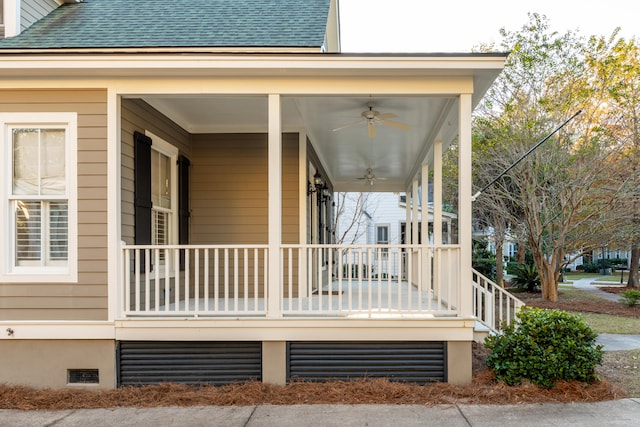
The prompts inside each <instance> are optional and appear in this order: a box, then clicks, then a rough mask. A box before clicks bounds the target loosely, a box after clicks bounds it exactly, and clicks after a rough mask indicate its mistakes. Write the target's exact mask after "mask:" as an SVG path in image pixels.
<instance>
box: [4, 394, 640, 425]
mask: <svg viewBox="0 0 640 427" xmlns="http://www.w3.org/2000/svg"><path fill="white" fill-rule="evenodd" d="M638 420H640V399H621V400H614V401H608V402H597V403H571V404H535V405H502V406H501V405H436V406H432V407H428V406H422V405H294V406H274V405H260V406H206V407H188V408H176V407H170V408H146V409H137V408H119V409H82V410H69V411H14V410H0V426H2V427H5V426H6V427H9V426H10V427H14V426H27V427H30V426H38V427H40V426H42V427H44V426H50V427H86V426H91V427H102V426H119V427H126V426H135V427H145V426H154V427H161V426H180V427H192V426H225V427H226V426H229V427H236V426H237V427H245V426H246V427H251V426H278V427H287V426H296V427H297V426H323V427H330V426H369V427H373V426H381V427H382V426H392V427H405V426H426V425H428V426H447V427H456V426H502V425H505V426H513V425H517V426H519V427H520V426H536V427H541V426H576V425H578V426H581V427H589V426H594V427H596V426H597V427H602V426H632V425H638Z"/></svg>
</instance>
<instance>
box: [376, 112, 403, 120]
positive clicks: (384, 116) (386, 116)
mask: <svg viewBox="0 0 640 427" xmlns="http://www.w3.org/2000/svg"><path fill="white" fill-rule="evenodd" d="M376 118H377V119H379V120H387V119H397V118H398V115H397V114H393V113H382V114H378V115H377V116H376Z"/></svg>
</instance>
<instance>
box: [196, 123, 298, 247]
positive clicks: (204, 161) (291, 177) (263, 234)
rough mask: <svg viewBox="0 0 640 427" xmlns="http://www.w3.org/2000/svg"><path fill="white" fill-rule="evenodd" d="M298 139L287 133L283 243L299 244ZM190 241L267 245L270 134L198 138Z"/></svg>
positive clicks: (284, 138) (197, 242)
mask: <svg viewBox="0 0 640 427" xmlns="http://www.w3.org/2000/svg"><path fill="white" fill-rule="evenodd" d="M297 147H298V135H297V134H285V135H283V149H282V152H283V166H282V168H283V172H282V179H283V189H282V197H283V201H282V210H283V218H282V229H283V243H298V242H299V240H298V233H299V227H298V223H299V215H298V208H299V207H298V203H299V202H298V200H299V197H298V148H297ZM191 170H192V173H191V243H193V244H266V243H268V231H269V225H268V215H267V214H268V200H267V196H268V182H267V135H266V134H202V135H193V159H192V163H191Z"/></svg>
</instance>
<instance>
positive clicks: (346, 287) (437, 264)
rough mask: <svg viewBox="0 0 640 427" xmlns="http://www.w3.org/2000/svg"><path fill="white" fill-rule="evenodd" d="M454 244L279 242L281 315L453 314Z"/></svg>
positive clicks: (455, 302) (456, 291)
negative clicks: (281, 285)
mask: <svg viewBox="0 0 640 427" xmlns="http://www.w3.org/2000/svg"><path fill="white" fill-rule="evenodd" d="M459 252H460V247H459V245H439V246H435V245H419V244H414V245H406V244H346V245H345V244H284V245H282V246H281V255H280V256H281V265H282V268H283V272H282V282H283V291H284V292H283V300H282V307H283V314H284V315H296V316H299V315H333V316H365V317H377V316H404V315H412V316H413V315H416V316H420V315H429V316H434V315H456V314H457V313H458V311H457V310H458V307H459V302H458V297H459V295H460V292H459V285H460V284H459V274H458V264H459Z"/></svg>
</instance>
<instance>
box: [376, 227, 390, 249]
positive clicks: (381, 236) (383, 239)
mask: <svg viewBox="0 0 640 427" xmlns="http://www.w3.org/2000/svg"><path fill="white" fill-rule="evenodd" d="M376 243H377V244H379V245H388V244H389V226H388V225H377V226H376Z"/></svg>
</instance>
